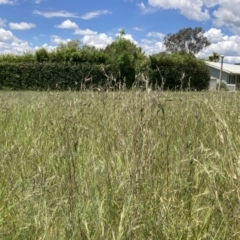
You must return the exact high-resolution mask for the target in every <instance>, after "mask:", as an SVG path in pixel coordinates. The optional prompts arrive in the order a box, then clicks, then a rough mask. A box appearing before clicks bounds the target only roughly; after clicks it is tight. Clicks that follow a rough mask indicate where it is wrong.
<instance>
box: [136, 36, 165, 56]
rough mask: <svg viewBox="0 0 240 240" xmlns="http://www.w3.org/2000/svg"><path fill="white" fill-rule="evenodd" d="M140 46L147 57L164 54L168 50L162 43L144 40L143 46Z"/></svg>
mask: <svg viewBox="0 0 240 240" xmlns="http://www.w3.org/2000/svg"><path fill="white" fill-rule="evenodd" d="M139 46H140V47H141V48H142V50H143V51H144V52H145V53H146V54H147V55H151V54H154V53H159V52H164V51H165V50H166V48H165V47H164V45H163V43H162V42H158V41H154V40H148V39H142V40H141V44H139Z"/></svg>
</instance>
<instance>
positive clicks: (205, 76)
mask: <svg viewBox="0 0 240 240" xmlns="http://www.w3.org/2000/svg"><path fill="white" fill-rule="evenodd" d="M150 62H151V84H152V85H153V86H154V85H155V86H156V85H157V86H161V85H163V81H164V86H163V87H164V89H170V90H182V89H183V90H184V89H192V90H205V89H208V87H209V83H210V72H209V69H208V67H207V65H206V64H205V63H204V61H202V60H199V59H197V58H195V57H193V56H192V55H189V54H167V55H163V54H156V55H152V56H150Z"/></svg>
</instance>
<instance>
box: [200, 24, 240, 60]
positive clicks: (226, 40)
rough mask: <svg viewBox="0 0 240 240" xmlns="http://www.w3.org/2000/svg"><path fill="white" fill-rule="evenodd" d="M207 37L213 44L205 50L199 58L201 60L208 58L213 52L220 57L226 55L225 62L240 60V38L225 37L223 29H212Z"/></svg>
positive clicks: (235, 36)
mask: <svg viewBox="0 0 240 240" xmlns="http://www.w3.org/2000/svg"><path fill="white" fill-rule="evenodd" d="M205 36H206V37H207V38H208V40H209V41H210V42H211V43H212V44H211V45H210V46H209V47H207V48H205V49H203V50H202V51H201V52H200V53H199V54H198V55H197V56H198V57H200V58H208V56H209V55H211V54H212V53H213V52H217V53H218V54H219V55H225V57H224V61H225V62H229V63H234V62H237V61H239V58H240V36H238V35H232V36H227V35H224V34H223V33H222V31H221V29H216V28H211V29H209V30H208V31H207V32H206V33H205Z"/></svg>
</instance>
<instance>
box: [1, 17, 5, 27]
mask: <svg viewBox="0 0 240 240" xmlns="http://www.w3.org/2000/svg"><path fill="white" fill-rule="evenodd" d="M5 25H6V20H5V19H1V18H0V27H4V26H5Z"/></svg>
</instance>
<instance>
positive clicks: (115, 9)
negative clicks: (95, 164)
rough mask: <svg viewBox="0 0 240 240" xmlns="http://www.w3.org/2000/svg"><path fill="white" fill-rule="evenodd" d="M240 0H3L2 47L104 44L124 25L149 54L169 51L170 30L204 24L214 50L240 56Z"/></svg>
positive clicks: (227, 57) (11, 49) (25, 48)
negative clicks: (166, 45) (166, 46)
mask: <svg viewBox="0 0 240 240" xmlns="http://www.w3.org/2000/svg"><path fill="white" fill-rule="evenodd" d="M238 9H240V0H231V1H229V0H101V1H99V0H81V1H76V0H75V1H73V0H68V1H56V0H0V53H9V52H13V53H22V52H26V51H34V50H36V49H38V48H40V47H42V46H44V47H45V48H47V49H49V50H51V49H53V48H55V47H56V46H57V45H58V44H59V43H60V42H67V41H69V40H73V39H79V40H80V41H81V42H82V43H83V44H86V45H93V46H95V47H97V48H104V47H106V45H108V44H110V43H111V42H112V41H114V39H115V38H116V34H117V33H118V31H119V29H124V30H125V32H126V35H125V37H126V38H127V39H129V40H131V41H133V42H134V43H135V44H136V45H138V46H140V47H142V49H143V50H144V51H145V52H146V54H152V53H157V52H161V51H164V50H165V49H164V46H163V43H162V40H163V37H164V35H166V34H168V33H176V32H177V31H178V30H180V29H182V28H185V27H192V28H194V27H202V28H203V29H204V30H205V32H206V33H205V34H206V36H207V37H208V39H209V40H210V42H211V43H212V44H211V46H210V47H208V48H206V49H204V50H203V51H202V52H200V53H199V54H198V57H201V58H202V57H208V56H209V55H210V54H211V53H212V52H213V51H215V52H218V53H219V54H223V55H225V58H224V61H225V62H230V63H234V62H240V36H239V34H240V14H239V11H238Z"/></svg>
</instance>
